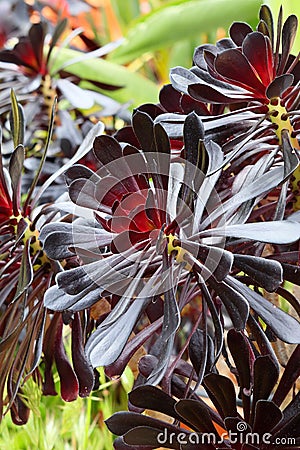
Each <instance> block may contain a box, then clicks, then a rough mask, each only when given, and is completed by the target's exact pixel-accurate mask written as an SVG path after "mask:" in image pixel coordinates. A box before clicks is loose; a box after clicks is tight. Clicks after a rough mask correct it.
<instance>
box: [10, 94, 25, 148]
mask: <svg viewBox="0 0 300 450" xmlns="http://www.w3.org/2000/svg"><path fill="white" fill-rule="evenodd" d="M10 98H11V107H12V110H11V115H10V126H11V132H12V136H13V142H14V147H15V148H16V147H18V146H19V145H23V144H24V135H25V116H24V111H23V107H22V105H21V104H20V103H18V101H17V98H16V95H15V93H14V91H13V90H12V91H11V95H10Z"/></svg>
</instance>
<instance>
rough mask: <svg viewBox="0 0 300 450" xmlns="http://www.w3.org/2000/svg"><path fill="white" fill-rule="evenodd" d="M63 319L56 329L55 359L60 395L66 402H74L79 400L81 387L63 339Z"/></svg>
mask: <svg viewBox="0 0 300 450" xmlns="http://www.w3.org/2000/svg"><path fill="white" fill-rule="evenodd" d="M62 327H63V324H62V319H60V321H59V324H58V327H57V329H56V336H55V346H54V359H55V363H56V368H57V371H58V374H59V378H60V393H61V397H62V399H63V400H64V401H65V402H72V401H74V400H76V399H77V397H78V391H79V385H78V380H77V377H76V375H75V373H74V371H73V369H72V366H71V364H70V362H69V360H68V358H67V355H66V351H65V348H64V344H63V339H62Z"/></svg>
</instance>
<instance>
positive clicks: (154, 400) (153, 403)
mask: <svg viewBox="0 0 300 450" xmlns="http://www.w3.org/2000/svg"><path fill="white" fill-rule="evenodd" d="M128 398H129V401H130V403H132V404H133V405H134V406H137V407H138V408H142V409H151V410H153V411H158V412H161V413H163V414H167V415H168V416H170V417H173V418H174V419H176V420H179V421H182V420H183V418H182V417H181V416H180V415H178V414H177V413H176V411H175V409H174V406H175V404H176V400H174V399H173V398H172V397H171V396H170V395H168V394H166V393H165V392H164V391H162V390H161V389H158V388H157V387H155V386H150V385H145V386H139V387H137V388H135V389H134V390H133V391H131V392H130V393H129V395H128ZM185 422H186V421H185Z"/></svg>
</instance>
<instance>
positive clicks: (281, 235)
mask: <svg viewBox="0 0 300 450" xmlns="http://www.w3.org/2000/svg"><path fill="white" fill-rule="evenodd" d="M199 236H200V237H201V238H203V237H207V236H227V237H239V238H243V239H249V240H255V241H259V242H267V243H273V244H289V243H291V242H295V241H297V240H298V239H299V238H300V227H299V223H297V222H292V221H289V220H282V221H280V220H278V221H274V222H254V223H244V224H235V225H226V227H224V228H221V227H220V228H212V229H211V230H205V231H201V232H200V233H199Z"/></svg>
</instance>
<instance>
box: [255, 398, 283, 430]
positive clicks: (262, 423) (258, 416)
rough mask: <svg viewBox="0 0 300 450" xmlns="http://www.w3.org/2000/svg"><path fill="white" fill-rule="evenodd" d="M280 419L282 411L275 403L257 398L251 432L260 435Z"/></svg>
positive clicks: (270, 428)
mask: <svg viewBox="0 0 300 450" xmlns="http://www.w3.org/2000/svg"><path fill="white" fill-rule="evenodd" d="M281 419H282V412H281V411H280V409H279V408H278V406H276V405H275V403H273V402H271V401H268V400H259V401H258V402H257V403H256V405H255V412H254V421H253V425H252V429H253V432H254V433H259V434H260V435H263V434H264V433H268V432H270V431H271V430H272V429H273V428H274V427H275V426H276V425H277V424H278V423H279V422H280V421H281Z"/></svg>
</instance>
